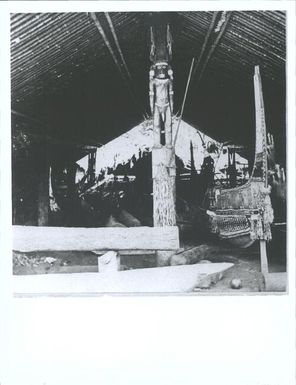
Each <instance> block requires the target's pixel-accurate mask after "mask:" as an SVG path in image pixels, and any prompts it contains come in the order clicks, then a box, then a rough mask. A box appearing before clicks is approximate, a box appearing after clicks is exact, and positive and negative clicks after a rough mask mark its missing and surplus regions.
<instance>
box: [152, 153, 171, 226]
mask: <svg viewBox="0 0 296 385" xmlns="http://www.w3.org/2000/svg"><path fill="white" fill-rule="evenodd" d="M152 178H153V224H154V226H155V227H159V226H175V224H176V210H175V200H176V164H175V151H174V149H173V148H167V147H161V148H156V147H154V148H153V149H152Z"/></svg>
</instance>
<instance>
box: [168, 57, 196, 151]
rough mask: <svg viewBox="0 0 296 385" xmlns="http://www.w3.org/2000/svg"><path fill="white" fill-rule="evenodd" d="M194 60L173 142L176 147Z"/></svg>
mask: <svg viewBox="0 0 296 385" xmlns="http://www.w3.org/2000/svg"><path fill="white" fill-rule="evenodd" d="M194 61H195V59H194V58H193V59H192V61H191V66H190V70H189V75H188V79H187V84H186V88H185V93H184V98H183V103H182V108H181V114H180V117H179V122H178V126H177V130H176V134H175V137H174V142H173V146H174V147H175V145H176V142H177V137H178V133H179V128H180V123H181V120H182V116H183V112H184V107H185V102H186V98H187V93H188V88H189V83H190V79H191V75H192V70H193V65H194Z"/></svg>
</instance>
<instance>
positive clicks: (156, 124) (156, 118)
mask: <svg viewBox="0 0 296 385" xmlns="http://www.w3.org/2000/svg"><path fill="white" fill-rule="evenodd" d="M160 132H161V116H160V111H159V109H158V107H157V106H155V107H154V115H153V140H154V146H155V147H161V142H160Z"/></svg>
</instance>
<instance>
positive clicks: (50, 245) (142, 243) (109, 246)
mask: <svg viewBox="0 0 296 385" xmlns="http://www.w3.org/2000/svg"><path fill="white" fill-rule="evenodd" d="M179 246H180V245H179V231H178V227H176V226H166V227H161V228H160V227H158V228H154V227H127V228H124V227H102V228H83V227H37V226H13V250H17V251H22V252H29V251H37V250H39V251H45V250H59V251H62V250H82V251H83V250H84V251H87V250H88V251H92V250H116V251H120V250H130V249H135V250H151V249H153V250H177V249H179Z"/></svg>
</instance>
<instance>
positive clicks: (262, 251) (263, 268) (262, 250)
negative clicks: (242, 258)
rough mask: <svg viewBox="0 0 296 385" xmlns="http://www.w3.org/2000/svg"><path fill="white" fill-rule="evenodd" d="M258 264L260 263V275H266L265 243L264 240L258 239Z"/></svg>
mask: <svg viewBox="0 0 296 385" xmlns="http://www.w3.org/2000/svg"><path fill="white" fill-rule="evenodd" d="M260 263H261V273H262V274H267V273H268V260H267V252H266V241H265V240H264V239H260Z"/></svg>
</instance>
